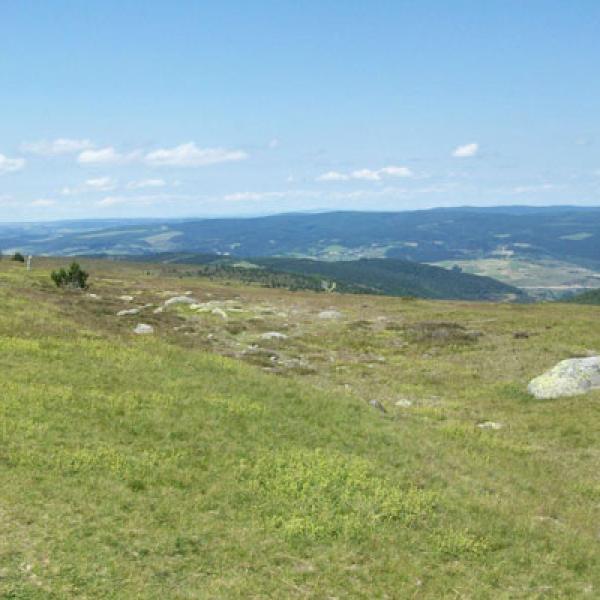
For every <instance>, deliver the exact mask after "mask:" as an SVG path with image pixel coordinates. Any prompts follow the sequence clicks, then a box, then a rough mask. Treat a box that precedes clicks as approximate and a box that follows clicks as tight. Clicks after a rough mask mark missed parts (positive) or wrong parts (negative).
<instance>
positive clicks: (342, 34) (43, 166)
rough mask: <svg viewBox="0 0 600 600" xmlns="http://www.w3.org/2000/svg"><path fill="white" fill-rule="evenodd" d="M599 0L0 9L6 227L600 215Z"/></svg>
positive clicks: (56, 2)
mask: <svg viewBox="0 0 600 600" xmlns="http://www.w3.org/2000/svg"><path fill="white" fill-rule="evenodd" d="M598 31H600V2H598V1H597V0H573V1H571V2H567V1H566V0H561V1H555V0H527V1H526V2H525V1H523V0H519V1H511V0H488V1H486V2H481V0H472V1H466V0H464V1H448V0H438V1H433V0H429V1H428V0H420V1H416V0H414V1H410V2H409V1H402V0H395V1H383V0H382V1H377V0H373V1H369V2H366V1H362V2H357V1H353V0H343V1H342V0H337V1H331V0H329V1H327V0H321V1H318V2H317V1H307V0H305V1H302V0H299V1H295V2H292V1H291V0H289V1H271V2H269V1H260V0H257V1H256V2H247V1H239V2H233V1H231V2H228V1H226V0H224V1H221V2H202V1H200V0H196V1H183V0H179V1H178V0H174V1H171V2H166V1H164V2H157V1H153V0H144V1H141V0H140V1H135V2H134V1H131V0H119V1H113V0H102V1H96V0H88V1H87V2H79V1H72V2H67V1H62V0H47V1H46V2H39V1H37V0H35V1H33V0H32V1H28V0H20V1H19V2H4V3H2V4H1V5H0V220H2V221H14V220H36V219H62V218H82V217H90V218H91V217H139V216H143V217H148V216H153V217H159V216H160V217H167V216H176V217H181V216H208V215H242V214H261V213H273V212H283V211H290V210H323V209H365V210H376V209H384V210H405V209H415V208H428V207H432V206H452V205H465V204H471V205H480V206H484V205H499V204H532V205H550V204H580V205H598V204H600V77H599V76H598V65H599V64H600V36H599V35H598Z"/></svg>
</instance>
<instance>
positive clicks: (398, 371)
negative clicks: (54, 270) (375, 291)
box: [0, 262, 600, 598]
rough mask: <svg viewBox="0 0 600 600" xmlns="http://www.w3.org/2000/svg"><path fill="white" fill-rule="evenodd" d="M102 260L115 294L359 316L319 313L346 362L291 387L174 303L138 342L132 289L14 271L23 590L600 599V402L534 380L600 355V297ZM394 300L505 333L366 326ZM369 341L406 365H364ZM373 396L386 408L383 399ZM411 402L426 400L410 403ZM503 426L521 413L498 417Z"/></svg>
mask: <svg viewBox="0 0 600 600" xmlns="http://www.w3.org/2000/svg"><path fill="white" fill-rule="evenodd" d="M103 269H104V271H105V272H104V273H103V275H104V277H103V278H102V279H100V277H99V274H100V272H101V271H102V270H103ZM115 269H119V271H118V272H115ZM93 272H94V274H95V275H96V281H95V284H94V285H95V290H94V291H96V292H98V293H100V294H102V296H103V298H108V297H109V296H114V295H115V294H117V293H118V292H119V291H120V292H121V293H127V292H129V291H131V290H134V289H140V290H142V291H143V292H144V294H150V293H152V292H156V291H157V290H167V289H169V290H173V291H182V290H185V289H190V290H192V291H194V293H195V294H196V295H200V294H201V293H204V292H206V293H211V294H213V295H218V294H220V293H222V294H225V293H231V294H239V295H242V296H243V298H244V299H245V300H248V301H249V300H251V299H253V298H254V296H253V295H256V298H254V300H255V301H257V302H258V301H260V302H264V301H265V299H266V298H271V300H272V301H273V303H274V304H275V303H277V302H280V303H287V304H288V305H294V306H298V307H300V308H302V307H307V310H308V309H310V310H318V309H320V308H323V307H324V303H325V302H330V303H331V302H335V303H336V305H337V306H338V307H339V308H340V309H341V310H342V311H343V312H344V314H346V315H348V316H349V317H351V318H352V319H358V318H360V321H352V322H349V321H344V322H335V323H333V322H332V323H327V324H324V323H316V324H311V323H309V322H308V321H306V322H304V321H303V322H302V327H306V332H305V333H304V334H302V335H303V336H304V337H302V342H303V343H304V344H306V345H310V346H311V351H312V352H313V353H316V352H317V351H318V350H319V348H321V349H322V350H323V352H330V353H333V354H335V356H337V360H334V361H333V362H332V361H329V360H328V361H324V362H323V363H322V368H319V369H318V370H317V372H315V373H314V374H312V375H307V376H306V377H301V376H290V377H287V378H282V377H277V376H274V375H271V374H266V373H262V372H260V371H259V370H258V369H256V368H254V367H250V366H248V365H244V364H242V363H240V362H236V361H233V360H230V359H226V358H223V357H221V356H218V355H216V354H212V355H211V354H206V353H203V352H201V351H199V350H197V349H195V346H194V343H193V342H192V341H190V340H189V339H186V340H183V339H182V340H179V339H178V338H176V337H174V334H173V333H172V327H171V325H172V323H171V322H170V321H168V320H165V321H162V320H161V319H162V318H163V317H162V316H157V317H155V321H154V324H155V325H156V327H157V331H158V334H157V336H156V337H154V338H143V339H140V338H134V337H133V336H132V335H131V334H130V333H129V331H130V328H131V325H132V324H133V323H134V322H135V321H131V322H127V321H117V320H116V319H115V318H114V310H113V309H114V306H113V304H110V303H106V304H105V303H104V301H99V302H98V303H94V302H91V301H89V300H86V299H85V297H83V296H81V295H79V294H73V293H61V292H56V291H54V290H52V289H51V288H50V286H49V285H48V277H47V271H46V270H45V268H44V269H40V270H39V271H36V272H34V273H32V274H30V275H29V276H28V275H26V274H25V272H24V271H23V269H22V268H20V267H19V266H16V265H11V264H8V263H6V262H5V263H1V264H0V303H1V307H2V310H1V311H0V385H1V387H0V389H1V390H2V391H1V392H0V398H1V403H0V407H1V409H0V410H1V413H0V414H1V427H2V436H3V444H2V447H1V448H0V469H1V472H2V481H3V485H2V487H1V489H0V569H1V571H0V572H1V575H2V577H1V578H0V594H2V595H3V596H4V597H7V598H8V597H12V598H140V597H143V598H266V597H273V598H282V597H289V598H307V597H315V598H322V597H338V598H384V597H388V598H398V597H423V598H440V597H457V596H458V597H477V598H503V597H505V598H515V597H523V598H532V597H533V598H538V597H539V598H541V597H586V596H587V597H593V596H594V595H595V594H597V593H598V590H599V589H600V574H599V573H600V570H599V568H598V567H599V564H598V563H599V560H598V559H599V557H600V549H599V548H598V540H597V528H596V527H595V525H594V524H595V523H597V522H598V518H599V517H600V510H599V509H600V506H599V505H600V479H599V477H598V471H597V452H598V442H597V440H598V433H599V430H600V404H599V403H598V400H600V394H598V393H594V394H590V395H588V396H586V397H583V398H575V399H566V400H560V401H554V402H536V401H534V400H532V399H531V398H529V397H528V396H527V395H526V394H524V393H523V388H524V385H525V383H526V381H527V379H528V378H529V377H530V376H532V375H533V374H535V373H537V372H539V371H540V370H541V369H543V368H545V367H547V366H549V365H550V364H552V363H553V362H555V361H556V360H558V359H559V358H564V357H565V356H567V355H572V354H576V353H579V352H582V351H584V350H585V349H589V348H596V349H597V350H598V349H599V348H600V334H599V333H598V330H597V328H596V327H594V324H595V323H596V322H597V317H598V312H597V309H595V308H594V307H575V306H574V307H570V306H568V305H540V306H506V305H504V306H499V305H496V306H495V305H475V304H467V303H462V304H460V303H431V302H430V303H426V302H404V303H403V302H401V301H399V300H394V299H388V298H374V297H369V298H366V297H363V298H361V297H339V298H338V297H334V296H330V297H329V298H327V299H324V298H323V297H322V295H319V296H316V295H314V294H313V295H311V294H305V295H302V294H298V295H294V294H286V293H283V292H272V291H270V290H269V291H264V290H248V289H235V288H234V289H231V290H226V289H225V290H222V289H218V288H217V287H215V286H212V284H207V283H204V282H201V281H200V282H198V281H196V282H195V281H193V280H185V281H184V282H181V281H178V280H176V279H164V280H158V279H155V278H152V277H144V276H142V274H141V271H140V270H139V269H138V270H136V269H135V268H132V267H126V266H123V265H106V266H103V265H100V264H99V263H98V264H96V265H94V267H93ZM211 286H212V287H211ZM269 294H270V296H269ZM382 315H386V318H387V319H388V320H389V321H390V322H391V323H392V324H399V325H402V324H408V325H411V324H417V325H418V324H421V327H423V321H424V320H427V321H430V320H433V321H436V322H439V321H453V322H460V323H463V324H465V325H466V326H469V327H472V326H474V325H477V326H478V327H479V328H480V329H481V330H482V332H483V333H484V336H483V337H482V338H481V341H479V342H475V343H471V342H469V343H463V342H461V341H459V340H455V342H454V341H452V340H450V341H446V342H445V343H438V342H436V343H431V342H428V341H426V340H424V339H420V341H419V339H418V338H414V339H413V338H410V337H409V339H410V340H412V341H410V343H409V345H408V346H406V345H404V343H403V344H401V345H395V342H396V341H397V339H398V336H399V335H400V332H399V331H396V330H395V329H394V327H389V328H384V329H381V330H367V331H365V330H363V329H362V328H363V325H360V326H359V325H356V323H361V322H363V321H364V322H366V323H372V324H373V325H372V326H373V327H375V325H374V324H375V323H376V322H377V319H378V317H379V316H382ZM164 318H165V319H168V318H171V317H166V316H165V317H164ZM417 325H415V327H416V328H413V329H410V328H409V329H407V331H417V332H418V331H419V329H418V326H417ZM411 326H412V325H411ZM311 327H313V328H314V329H311ZM515 329H527V330H528V331H530V332H531V333H532V336H531V337H530V338H529V339H528V340H514V339H513V337H512V332H513V331H514V330H515ZM302 331H304V330H302ZM298 335H299V336H300V333H298ZM352 349H358V350H357V352H358V351H360V352H363V353H364V352H371V353H372V352H380V353H382V354H383V356H384V357H385V358H386V361H385V362H382V363H381V364H379V365H378V366H376V367H372V368H370V367H369V365H367V364H364V363H355V362H352V360H350V358H351V357H354V356H355V355H354V354H351V353H350V350H352ZM344 357H345V359H346V361H345V362H344ZM318 364H321V363H318ZM365 390H368V391H369V394H370V395H369V396H367V395H366V393H365ZM373 395H377V396H378V397H380V398H381V400H382V402H383V403H384V404H385V405H386V406H387V407H388V413H387V414H385V415H383V414H381V413H380V412H378V411H376V410H373V409H371V408H370V407H369V406H368V405H367V404H366V403H365V402H364V400H365V399H367V398H369V397H372V396H373ZM400 395H402V396H405V397H406V396H408V397H410V398H413V399H414V400H415V404H414V406H413V407H411V408H410V409H397V408H395V407H394V405H393V400H394V398H395V397H399V396H400ZM486 419H493V420H496V421H502V422H503V423H505V424H506V427H505V428H504V429H502V430H500V431H487V430H481V429H479V428H477V427H476V423H477V422H479V421H481V420H486Z"/></svg>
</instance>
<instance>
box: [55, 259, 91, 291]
mask: <svg viewBox="0 0 600 600" xmlns="http://www.w3.org/2000/svg"><path fill="white" fill-rule="evenodd" d="M50 277H51V278H52V281H54V283H55V284H56V287H70V288H75V289H84V288H86V287H87V279H88V277H89V273H86V272H85V271H84V270H83V269H82V268H81V267H80V266H79V264H78V263H76V262H73V263H71V266H70V267H69V269H68V270H65V269H62V268H61V269H58V271H52V274H51V275H50Z"/></svg>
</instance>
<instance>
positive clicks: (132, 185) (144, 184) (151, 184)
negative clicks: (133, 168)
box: [127, 179, 167, 190]
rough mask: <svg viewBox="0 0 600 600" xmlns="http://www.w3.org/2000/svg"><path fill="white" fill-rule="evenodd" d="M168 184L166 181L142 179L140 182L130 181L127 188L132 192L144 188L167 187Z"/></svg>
mask: <svg viewBox="0 0 600 600" xmlns="http://www.w3.org/2000/svg"><path fill="white" fill-rule="evenodd" d="M166 185H167V182H166V181H165V180H164V179H141V180H140V181H130V182H129V183H128V184H127V187H128V188H129V189H130V190H139V189H143V188H158V187H165V186H166Z"/></svg>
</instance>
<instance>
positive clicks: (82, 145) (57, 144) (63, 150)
mask: <svg viewBox="0 0 600 600" xmlns="http://www.w3.org/2000/svg"><path fill="white" fill-rule="evenodd" d="M93 146H94V144H92V142H91V141H90V140H74V139H69V138H58V139H56V140H50V141H49V140H39V141H37V142H23V143H22V144H21V151H22V152H27V153H29V154H39V155H40V156H58V155H60V154H74V153H75V152H81V151H83V150H87V149H89V148H93Z"/></svg>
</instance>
